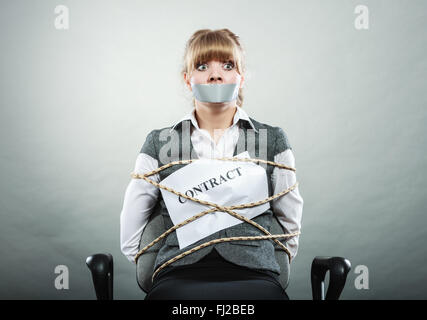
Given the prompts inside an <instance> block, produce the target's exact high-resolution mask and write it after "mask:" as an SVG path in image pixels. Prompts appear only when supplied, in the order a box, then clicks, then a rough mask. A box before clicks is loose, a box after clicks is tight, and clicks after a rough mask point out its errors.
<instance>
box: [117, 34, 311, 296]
mask: <svg viewBox="0 0 427 320" xmlns="http://www.w3.org/2000/svg"><path fill="white" fill-rule="evenodd" d="M182 79H183V80H184V82H185V84H186V86H187V87H188V89H189V90H190V91H191V92H192V93H193V96H194V98H193V105H194V108H193V109H192V111H191V112H189V113H188V114H187V115H186V116H185V117H183V118H182V119H181V120H180V121H178V122H177V123H175V124H174V126H171V127H168V129H170V131H172V130H177V128H179V127H180V125H181V128H182V126H183V123H185V122H186V121H187V122H186V123H191V125H190V126H191V131H190V139H191V141H190V145H191V147H192V148H193V149H194V150H193V151H194V152H196V154H197V157H198V158H221V157H233V156H235V155H236V149H237V142H238V141H240V140H239V139H240V135H239V131H240V129H241V128H245V130H252V129H254V130H255V131H257V128H258V129H265V130H267V129H268V130H267V131H268V132H269V134H270V135H269V137H270V141H272V140H273V141H274V143H269V148H270V149H268V155H269V157H270V158H271V159H270V160H271V161H274V162H277V163H281V164H284V165H287V166H290V167H293V168H294V167H295V159H294V155H293V153H292V149H291V147H290V145H289V143H288V141H287V137H286V134H285V133H284V131H283V130H282V129H281V128H279V127H273V126H269V125H267V124H263V123H260V122H258V121H255V120H254V119H252V118H250V117H249V116H248V115H247V113H246V112H245V111H244V110H243V108H242V105H243V92H242V87H243V84H244V79H245V63H244V54H243V49H242V47H241V44H240V42H239V37H238V36H237V35H235V34H234V33H232V32H231V31H229V30H228V29H222V30H214V31H212V30H208V29H205V30H199V31H197V32H195V33H194V34H193V35H192V37H191V38H190V39H189V41H188V42H187V45H186V50H185V54H184V64H183V69H182ZM207 84H210V85H213V86H206V85H207ZM245 132H247V131H245ZM257 132H258V131H257ZM271 136H273V137H274V139H271ZM181 137H183V136H181ZM160 140H161V139H160V138H159V130H153V131H152V132H150V134H149V136H148V137H147V140H146V142H145V143H144V146H143V148H142V150H141V153H140V154H139V155H138V159H137V161H136V166H135V170H134V172H135V173H147V172H150V171H152V170H154V169H156V168H158V167H159V166H160V165H163V163H168V162H170V161H165V160H162V159H160V156H159V151H158V150H159V149H160V145H159V143H160V142H159V141H160ZM183 143H184V141H183ZM258 146H259V145H258ZM273 149H274V152H273V153H272V152H270V151H271V150H273ZM233 150H234V154H233ZM273 157H274V158H273ZM168 170H169V169H168ZM268 173H269V174H268V177H269V183H270V184H269V186H271V187H272V188H273V189H272V190H270V195H271V193H273V194H277V193H279V192H281V191H283V190H285V189H287V188H289V187H290V186H292V185H293V184H294V183H295V181H296V176H295V172H293V171H291V170H283V169H279V168H277V167H274V170H273V169H271V171H268ZM162 174H163V173H162V172H160V173H157V174H155V175H153V176H151V177H150V178H151V179H152V180H154V181H156V182H157V183H160V181H161V180H163V179H162V178H164V177H166V176H165V175H163V176H162ZM169 174H170V173H169ZM160 198H161V197H160ZM160 198H159V189H158V188H157V187H156V186H154V185H152V184H150V183H148V182H146V181H144V180H142V179H134V180H132V181H131V183H130V184H129V186H128V188H127V190H126V194H125V199H124V204H123V209H122V212H121V250H122V252H123V254H124V255H125V256H126V257H127V258H128V259H129V260H130V261H132V262H134V263H135V255H136V254H137V252H138V250H139V249H140V248H139V239H140V238H141V234H142V232H143V230H144V227H145V225H146V224H147V221H148V218H149V216H150V214H151V213H152V212H153V210H161V209H158V208H159V207H162V206H158V204H159V201H160V202H162V201H163V200H162V199H160ZM159 199H160V200H159ZM162 204H163V207H164V203H163V202H162ZM302 207H303V199H302V197H301V195H300V194H299V191H298V188H295V189H293V190H292V191H291V192H289V193H288V194H286V195H284V196H282V197H280V198H276V199H275V200H273V201H272V209H271V210H270V209H269V210H267V211H266V212H264V213H263V214H262V215H260V216H257V217H255V218H253V219H252V220H253V221H256V222H257V223H258V224H259V225H261V226H263V227H265V228H266V229H267V230H268V229H269V226H270V223H271V220H272V219H273V218H274V217H272V214H273V212H274V215H275V216H276V217H277V218H278V220H279V222H280V223H281V225H282V227H283V230H284V232H285V233H293V232H298V231H299V230H300V229H301V216H302ZM164 210H166V209H165V208H164ZM163 217H164V219H165V226H167V228H170V227H171V226H172V223H171V221H170V220H169V217H168V212H167V211H164V212H163ZM244 228H248V227H247V223H242V224H240V225H237V226H234V227H231V228H227V229H226V230H221V231H219V232H218V233H216V234H213V235H212V236H211V237H207V238H205V239H203V241H201V242H197V243H196V245H197V244H200V243H203V242H206V241H207V240H210V239H215V238H218V237H219V238H222V237H224V236H225V235H232V236H235V235H248V233H247V232H248V231H251V232H252V234H251V235H255V234H256V235H262V233H260V231H259V230H256V231H257V232H258V233H255V231H254V230H253V229H252V230H249V229H244ZM242 231H243V232H242ZM239 232H240V233H239ZM281 240H282V241H281V242H282V243H285V242H286V247H287V248H288V249H289V253H290V258H291V257H292V258H294V257H295V255H296V253H297V248H298V236H295V237H293V238H290V239H285V240H287V241H285V240H284V239H281ZM243 242H244V241H243ZM260 243H261V244H260ZM271 243H272V241H271V240H269V239H267V240H263V241H247V242H245V243H242V242H240V243H237V242H235V243H230V242H224V243H221V244H216V245H214V246H209V247H206V248H203V249H201V250H199V251H196V252H194V253H192V254H190V255H188V256H186V257H185V258H184V259H181V260H178V261H177V262H176V263H173V264H171V265H169V266H167V267H166V268H164V269H162V270H161V271H160V272H159V273H158V274H157V275H156V276H155V278H154V281H153V287H152V289H151V290H150V292H148V294H147V296H146V298H145V299H146V300H155V299H287V298H288V297H287V295H286V292H285V290H284V289H283V287H282V286H281V285H280V283H279V282H278V268H277V263H276V261H275V260H274V259H275V258H274V247H273V245H272V244H271ZM236 244H237V246H236ZM190 247H191V246H190ZM190 247H188V248H190ZM188 248H186V249H188ZM178 252H181V251H179V250H178V248H177V239H176V232H172V233H171V234H170V236H169V237H168V239H167V240H166V244H165V245H164V246H163V247H162V248H161V250H160V251H159V254H158V260H159V261H158V263H156V268H158V266H159V265H160V264H162V263H163V262H164V261H166V260H169V259H170V258H171V257H173V256H176V255H177V253H178ZM159 257H161V258H159ZM162 259H163V260H162ZM160 260H162V261H161V262H160Z"/></svg>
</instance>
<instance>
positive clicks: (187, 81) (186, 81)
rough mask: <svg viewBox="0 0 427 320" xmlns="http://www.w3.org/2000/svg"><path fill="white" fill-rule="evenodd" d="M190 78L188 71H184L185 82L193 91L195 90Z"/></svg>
mask: <svg viewBox="0 0 427 320" xmlns="http://www.w3.org/2000/svg"><path fill="white" fill-rule="evenodd" d="M188 78H189V77H188V74H187V72H184V82H185V84H186V85H187V87H188V89H190V91H193V90H192V89H191V83H190V79H188Z"/></svg>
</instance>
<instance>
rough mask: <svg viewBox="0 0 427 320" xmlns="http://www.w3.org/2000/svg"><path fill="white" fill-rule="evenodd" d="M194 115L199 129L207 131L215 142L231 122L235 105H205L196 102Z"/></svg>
mask: <svg viewBox="0 0 427 320" xmlns="http://www.w3.org/2000/svg"><path fill="white" fill-rule="evenodd" d="M195 108H196V110H195V117H196V120H197V123H198V124H199V128H200V129H205V130H207V131H208V132H209V134H210V135H211V137H212V138H213V139H214V141H215V143H217V141H218V140H219V138H220V137H221V135H222V133H223V132H224V131H225V129H227V128H229V127H230V126H231V125H232V124H233V118H234V114H235V113H236V112H237V107H236V105H222V104H218V106H212V105H211V106H206V105H203V104H196V107H195Z"/></svg>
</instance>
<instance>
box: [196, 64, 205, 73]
mask: <svg viewBox="0 0 427 320" xmlns="http://www.w3.org/2000/svg"><path fill="white" fill-rule="evenodd" d="M206 69H207V64H206V63H203V64H199V65H198V67H197V70H199V71H203V70H206Z"/></svg>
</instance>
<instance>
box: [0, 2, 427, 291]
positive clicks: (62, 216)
mask: <svg viewBox="0 0 427 320" xmlns="http://www.w3.org/2000/svg"><path fill="white" fill-rule="evenodd" d="M59 4H62V5H66V6H67V7H68V8H69V14H70V21H69V22H70V27H69V29H68V30H57V29H55V27H54V20H55V17H56V14H55V13H54V8H55V7H56V6H57V5H59ZM358 4H363V5H366V6H367V7H368V9H369V29H368V30H357V29H356V28H355V27H354V20H355V19H356V16H357V14H355V12H354V9H355V7H356V6H357V5H358ZM0 6H1V7H0V40H1V51H0V55H1V59H0V68H1V70H0V71H1V72H0V75H1V76H0V92H1V95H0V103H1V116H0V131H1V132H0V133H1V134H0V137H1V138H0V139H1V151H0V152H1V156H0V169H1V181H0V201H1V202H0V203H1V224H0V240H1V244H0V257H1V262H0V298H2V299H17V298H20V299H94V297H95V295H94V291H93V287H92V283H91V278H90V274H89V270H88V269H87V268H86V266H85V263H84V262H85V258H86V257H87V256H88V255H90V254H92V253H96V252H110V253H112V254H113V256H114V258H115V283H114V285H115V297H116V298H118V299H142V298H143V297H144V294H143V292H142V291H140V290H139V288H138V286H137V283H136V279H135V268H134V266H133V265H132V264H131V263H130V262H128V261H127V260H126V258H125V257H124V256H123V255H122V254H121V252H120V244H119V215H120V211H121V207H122V201H123V197H124V192H125V189H126V186H127V184H128V183H129V181H130V172H131V171H132V170H133V166H134V163H135V160H136V156H137V154H138V152H139V150H140V148H141V146H142V143H143V142H144V140H145V137H146V135H147V134H148V132H149V131H151V130H152V129H154V128H161V127H165V126H168V125H171V124H172V123H173V122H175V121H176V120H178V119H179V118H181V117H182V115H183V114H184V113H186V112H188V110H190V108H191V105H190V97H191V96H189V95H188V92H186V89H185V87H184V86H183V85H182V84H181V81H180V77H179V68H180V65H181V57H182V53H183V50H184V45H185V42H186V41H187V39H188V38H189V37H190V36H191V34H192V33H193V32H194V31H196V30H198V29H202V28H211V29H218V28H224V27H226V28H229V29H230V30H232V31H233V32H235V33H237V34H238V35H239V36H240V37H241V40H242V43H243V45H244V46H245V49H246V52H247V66H248V69H249V71H250V74H249V75H248V79H247V81H246V95H245V99H246V100H245V105H244V108H245V110H246V111H247V112H248V113H249V115H250V116H252V117H253V118H255V119H257V120H258V121H261V122H265V123H268V124H271V125H277V126H281V127H282V128H283V129H284V130H285V131H286V132H287V134H288V137H289V140H290V142H291V144H292V146H293V148H294V153H295V156H296V167H297V178H298V181H299V182H300V192H301V194H302V196H303V198H304V200H305V203H304V212H303V227H302V235H301V238H300V247H299V252H298V255H297V257H296V259H295V261H294V263H293V265H292V273H291V282H290V285H289V288H288V290H287V291H288V294H289V296H290V297H291V298H292V299H311V287H310V266H311V261H312V259H313V258H314V257H315V256H316V255H337V256H344V257H346V258H348V259H349V260H350V261H351V262H352V265H353V269H352V271H351V273H350V274H349V276H348V281H347V286H346V287H345V289H344V291H343V294H342V298H343V299H425V298H427V287H426V285H425V283H426V280H427V268H425V260H426V257H427V249H426V246H425V242H426V240H427V228H426V222H427V218H426V212H425V208H426V204H427V200H426V196H425V194H426V188H425V182H424V181H425V179H426V178H427V174H426V172H425V167H426V166H425V164H426V155H427V153H426V151H425V150H426V133H427V132H426V129H425V122H426V115H427V112H426V110H425V108H426V101H427V94H426V90H425V86H426V77H427V72H426V66H427V43H426V39H427V37H426V34H425V30H426V24H427V23H426V18H427V3H426V2H425V1H407V2H404V1H396V0H393V1H390V0H388V1H367V0H364V1H339V0H334V1H331V0H329V1H321V2H320V1H262V2H261V1H257V2H255V1H250V2H248V1H233V2H229V1H215V3H213V2H211V1H200V0H199V1H180V2H178V1H159V2H153V1H81V0H80V1H77V0H76V1H65V0H63V1H43V2H41V1H38V2H37V3H35V2H33V1H1V5H0ZM62 264H63V265H66V266H68V268H69V271H70V288H69V290H57V289H55V287H54V280H55V277H56V276H57V275H56V274H55V273H54V268H55V266H57V265H62ZM358 265H365V266H367V267H368V270H369V289H365V290H358V289H356V287H355V285H354V283H355V280H356V277H357V274H356V273H355V272H354V271H355V267H356V266H358Z"/></svg>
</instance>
